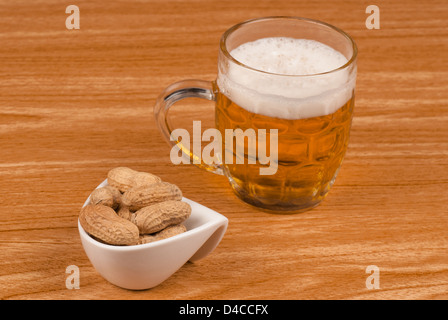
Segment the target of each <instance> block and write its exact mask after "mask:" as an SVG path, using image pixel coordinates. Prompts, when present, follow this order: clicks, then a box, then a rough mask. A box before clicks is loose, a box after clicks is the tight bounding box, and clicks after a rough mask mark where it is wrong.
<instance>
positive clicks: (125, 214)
mask: <svg viewBox="0 0 448 320" xmlns="http://www.w3.org/2000/svg"><path fill="white" fill-rule="evenodd" d="M117 215H118V216H119V217H122V218H123V219H126V220H129V221H131V218H132V212H131V211H130V210H129V208H128V207H125V206H120V207H119V208H118V210H117Z"/></svg>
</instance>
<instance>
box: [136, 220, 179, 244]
mask: <svg viewBox="0 0 448 320" xmlns="http://www.w3.org/2000/svg"><path fill="white" fill-rule="evenodd" d="M185 231H187V228H186V227H185V226H184V225H183V224H176V225H174V226H169V227H166V228H165V229H163V230H161V231H159V232H156V233H154V234H145V235H142V236H140V239H139V241H138V243H139V244H145V243H150V242H154V241H157V240H162V239H167V238H170V237H173V236H175V235H178V234H181V233H183V232H185Z"/></svg>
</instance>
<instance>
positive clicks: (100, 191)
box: [90, 186, 121, 209]
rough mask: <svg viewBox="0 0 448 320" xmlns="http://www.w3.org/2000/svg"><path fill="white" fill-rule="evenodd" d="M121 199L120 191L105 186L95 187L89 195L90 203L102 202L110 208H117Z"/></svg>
mask: <svg viewBox="0 0 448 320" xmlns="http://www.w3.org/2000/svg"><path fill="white" fill-rule="evenodd" d="M120 200H121V193H120V191H118V189H117V188H114V187H112V186H105V187H102V188H97V189H95V190H94V191H93V192H92V194H91V195H90V201H91V202H92V204H103V205H105V206H108V207H111V208H112V209H116V208H118V206H119V204H120Z"/></svg>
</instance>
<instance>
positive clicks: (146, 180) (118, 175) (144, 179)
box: [107, 167, 162, 192]
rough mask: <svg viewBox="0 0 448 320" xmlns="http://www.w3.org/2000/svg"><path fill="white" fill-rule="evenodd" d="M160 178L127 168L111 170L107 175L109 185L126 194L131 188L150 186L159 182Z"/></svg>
mask: <svg viewBox="0 0 448 320" xmlns="http://www.w3.org/2000/svg"><path fill="white" fill-rule="evenodd" d="M161 181H162V179H160V177H158V176H156V175H153V174H151V173H148V172H139V171H135V170H133V169H131V168H127V167H117V168H114V169H111V170H110V171H109V172H108V174H107V182H108V184H109V185H111V186H113V187H115V188H117V189H118V190H120V192H126V191H128V190H129V189H131V188H132V187H136V186H142V185H150V184H153V183H157V182H161Z"/></svg>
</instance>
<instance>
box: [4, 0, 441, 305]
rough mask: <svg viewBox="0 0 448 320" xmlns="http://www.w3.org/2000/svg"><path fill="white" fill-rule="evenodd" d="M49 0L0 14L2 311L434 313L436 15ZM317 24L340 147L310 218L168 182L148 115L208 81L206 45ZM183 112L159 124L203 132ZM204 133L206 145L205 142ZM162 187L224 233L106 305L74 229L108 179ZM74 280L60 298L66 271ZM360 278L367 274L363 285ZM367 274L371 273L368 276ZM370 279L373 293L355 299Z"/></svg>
mask: <svg viewBox="0 0 448 320" xmlns="http://www.w3.org/2000/svg"><path fill="white" fill-rule="evenodd" d="M73 4H74V5H76V6H77V7H78V8H79V12H80V28H79V29H73V30H69V29H67V27H66V24H65V22H66V19H67V18H68V17H69V15H70V14H69V13H66V11H65V10H66V6H67V5H68V4H64V3H62V2H60V1H51V0H41V1H2V2H1V3H0V12H1V16H2V18H1V22H0V41H1V46H0V77H1V80H0V152H1V153H0V192H1V193H0V207H1V212H0V298H1V299H13V300H21V299H275V300H277V299H287V300H301V299H447V298H448V232H447V229H448V59H447V54H446V53H447V52H448V15H447V12H448V3H447V2H446V1H445V0H429V1H416V0H412V1H404V0H400V1H398V0H397V1H377V2H376V3H375V4H376V5H377V6H378V8H379V9H380V29H368V28H367V27H366V20H367V19H368V17H369V13H366V8H367V7H368V6H369V5H370V4H372V3H370V2H368V1H355V0H349V1H339V0H337V1H298V0H297V1H283V0H280V1H264V0H250V1H245V0H243V1H241V0H239V1H233V0H232V1H223V0H221V1H215V0H208V1H205V0H193V1H181V0H152V1H110V3H109V2H103V1H81V0H80V1H74V2H73ZM279 15H289V16H301V17H307V18H311V19H318V20H321V21H325V22H328V23H330V24H333V25H335V26H337V27H339V28H341V29H343V30H345V31H346V32H347V33H349V34H350V35H351V36H352V37H353V39H354V40H355V41H356V43H357V45H358V49H359V56H358V78H357V88H356V103H355V111H354V118H353V125H352V131H351V137H350V142H349V147H348V150H347V154H346V157H345V160H344V162H343V165H342V168H341V170H340V172H339V176H338V178H337V179H336V182H335V184H334V186H333V188H332V190H331V191H330V193H329V195H328V197H327V198H326V199H325V200H324V202H323V203H322V204H321V205H320V206H318V207H317V208H315V209H313V210H311V211H308V212H305V213H302V214H295V215H274V214H269V213H266V212H262V211H259V210H256V209H254V208H253V207H251V206H249V205H247V204H245V203H243V202H242V201H240V200H239V199H238V198H237V197H236V196H235V195H234V194H233V192H232V190H231V188H230V186H229V184H228V181H227V180H226V178H225V177H223V176H219V175H214V174H211V173H208V172H205V171H203V170H200V169H198V168H197V167H195V166H193V165H174V164H172V163H171V161H170V147H169V145H168V144H167V143H166V142H165V141H164V140H163V138H162V136H161V134H160V133H159V131H158V129H157V127H156V123H155V121H154V117H153V107H154V103H155V100H156V98H157V97H158V95H159V94H160V92H161V91H162V90H163V89H164V88H165V87H166V86H167V85H169V84H171V83H173V82H176V81H178V80H184V79H203V80H214V79H215V77H216V73H217V54H218V44H219V39H220V37H221V35H222V34H223V32H224V31H225V30H227V29H228V28H229V27H231V26H232V25H234V24H236V23H238V22H241V21H244V20H248V19H252V18H257V17H263V16H279ZM213 108H214V106H213V103H207V102H204V101H195V100H186V101H185V102H180V103H179V105H176V107H174V108H173V110H172V117H173V123H175V124H176V125H178V126H181V125H182V126H183V127H184V128H188V126H191V124H192V121H193V120H202V121H203V124H204V125H207V126H213V121H214V120H213V119H214V118H213V116H214V114H213ZM203 129H205V128H203ZM118 166H127V167H131V168H133V169H136V170H141V171H147V172H151V173H154V174H156V175H159V176H160V177H161V178H162V179H164V180H166V181H168V182H173V183H176V184H177V185H178V186H179V187H180V188H181V190H182V191H183V193H184V196H185V197H187V198H189V199H191V200H193V201H196V202H199V203H201V204H203V205H205V206H207V207H209V208H211V209H213V210H216V211H218V212H219V213H221V214H223V215H224V216H226V217H227V218H228V219H229V225H228V229H227V232H226V234H225V235H224V237H223V239H222V241H221V243H220V244H219V246H218V247H217V248H216V249H215V250H214V251H213V252H212V253H211V254H210V255H209V256H207V257H206V258H204V259H202V260H199V261H197V262H195V263H190V262H188V263H186V264H185V265H184V266H183V267H182V268H181V269H179V270H178V271H177V272H176V273H175V274H174V275H173V276H171V277H170V278H169V279H167V280H166V281H165V282H163V283H162V284H160V285H159V286H157V287H155V288H152V289H149V290H142V291H132V290H125V289H122V288H119V287H117V286H115V285H113V284H111V283H109V282H108V281H106V280H105V279H104V278H102V277H101V276H100V274H99V273H98V272H97V271H96V270H95V269H94V267H93V266H92V264H91V263H90V261H89V259H88V258H87V256H86V254H85V252H84V250H83V247H82V245H81V241H80V237H79V233H78V228H77V219H78V214H79V211H80V208H81V206H82V204H83V203H84V201H85V200H86V198H87V197H88V196H89V194H90V192H91V191H92V190H93V189H94V188H95V187H96V186H97V185H98V184H99V183H100V182H101V181H103V180H104V179H105V177H106V174H107V172H108V171H109V170H110V169H111V168H114V167H118ZM72 265H75V266H77V267H78V268H79V275H80V285H79V289H71V290H70V289H68V288H67V286H66V280H67V277H68V276H69V274H68V273H66V270H67V267H68V266H72ZM375 267H376V269H375V270H376V271H375V270H373V269H371V268H375ZM372 270H373V271H372ZM372 272H377V273H376V275H377V276H378V278H377V279H376V280H377V283H376V284H377V286H376V287H370V288H369V286H368V285H366V282H368V281H369V280H368V277H369V276H371V275H372V274H373V273H372Z"/></svg>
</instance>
